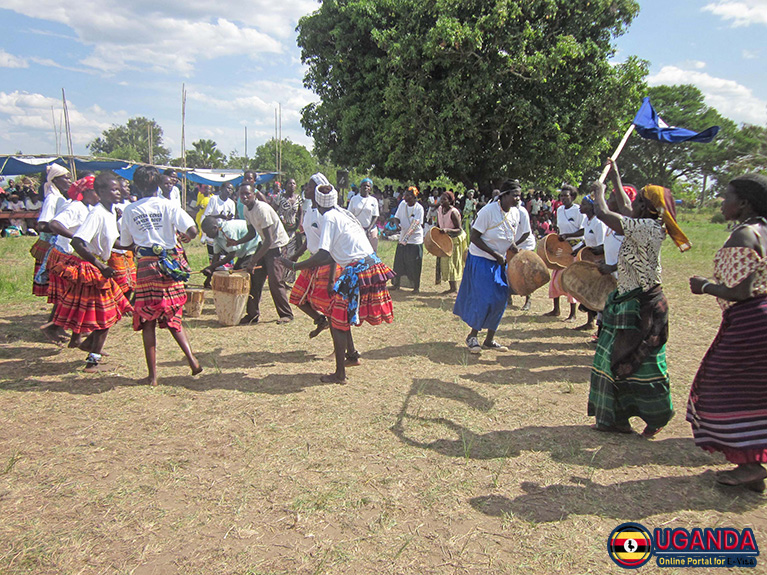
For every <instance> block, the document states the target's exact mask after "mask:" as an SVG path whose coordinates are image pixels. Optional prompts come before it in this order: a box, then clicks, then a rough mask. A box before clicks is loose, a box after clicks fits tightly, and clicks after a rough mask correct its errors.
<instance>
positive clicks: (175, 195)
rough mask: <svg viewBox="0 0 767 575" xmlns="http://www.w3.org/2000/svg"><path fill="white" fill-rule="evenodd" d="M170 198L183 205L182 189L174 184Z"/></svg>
mask: <svg viewBox="0 0 767 575" xmlns="http://www.w3.org/2000/svg"><path fill="white" fill-rule="evenodd" d="M169 199H170V201H171V202H173V203H174V204H176V205H177V206H178V207H179V208H180V207H181V190H179V189H178V187H177V186H173V188H171V190H170V198H169Z"/></svg>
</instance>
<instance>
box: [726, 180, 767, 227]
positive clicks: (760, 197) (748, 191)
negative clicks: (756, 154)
mask: <svg viewBox="0 0 767 575" xmlns="http://www.w3.org/2000/svg"><path fill="white" fill-rule="evenodd" d="M730 185H731V186H732V189H733V191H734V192H735V195H736V196H738V198H740V199H741V200H746V201H747V202H748V203H749V204H751V207H752V208H753V209H754V211H755V212H756V213H757V214H758V215H759V216H761V217H763V218H765V217H767V178H766V177H764V176H762V175H761V174H745V175H743V176H738V177H737V178H735V179H734V180H731V181H730Z"/></svg>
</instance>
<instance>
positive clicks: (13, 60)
mask: <svg viewBox="0 0 767 575" xmlns="http://www.w3.org/2000/svg"><path fill="white" fill-rule="evenodd" d="M28 67H29V64H28V63H27V61H26V60H25V59H24V58H19V57H18V56H14V55H13V54H9V53H8V52H6V51H5V50H3V49H2V48H0V68H28Z"/></svg>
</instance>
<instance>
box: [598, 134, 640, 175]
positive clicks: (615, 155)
mask: <svg viewBox="0 0 767 575" xmlns="http://www.w3.org/2000/svg"><path fill="white" fill-rule="evenodd" d="M633 131H634V124H631V125H630V126H629V129H628V130H626V133H625V134H623V139H622V140H621V143H620V144H618V147H617V148H615V151H614V152H613V155H612V156H610V159H611V160H613V161H615V160H617V159H618V156H620V155H621V152H622V151H623V146H625V145H626V142H627V141H628V139H629V136H630V135H631V132H633ZM609 172H610V164H608V165H606V166H605V169H604V170H602V175H601V176H599V183H600V184H604V183H605V179H606V178H607V174H608V173H609Z"/></svg>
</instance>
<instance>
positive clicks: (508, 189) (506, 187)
mask: <svg viewBox="0 0 767 575" xmlns="http://www.w3.org/2000/svg"><path fill="white" fill-rule="evenodd" d="M515 191H520V192H521V191H522V186H521V185H520V183H519V180H506V181H505V182H503V184H501V189H500V192H501V193H500V194H499V195H498V197H499V198H500V197H501V196H503V195H505V194H510V193H512V192H515Z"/></svg>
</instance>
